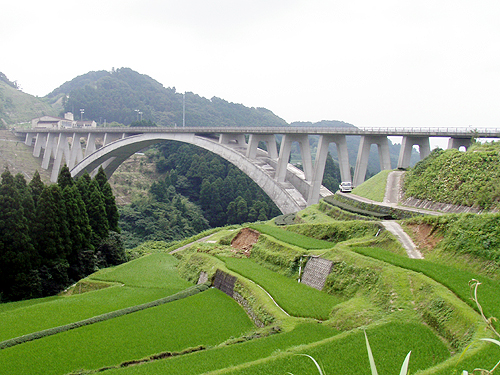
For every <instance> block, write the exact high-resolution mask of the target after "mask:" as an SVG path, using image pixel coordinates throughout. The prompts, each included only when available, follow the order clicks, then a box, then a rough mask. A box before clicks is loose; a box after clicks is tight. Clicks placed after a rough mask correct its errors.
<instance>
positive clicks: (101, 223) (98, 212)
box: [78, 180, 109, 248]
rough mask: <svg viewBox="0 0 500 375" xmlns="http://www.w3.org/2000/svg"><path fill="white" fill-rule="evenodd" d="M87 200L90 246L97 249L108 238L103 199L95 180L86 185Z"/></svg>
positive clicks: (107, 224)
mask: <svg viewBox="0 0 500 375" xmlns="http://www.w3.org/2000/svg"><path fill="white" fill-rule="evenodd" d="M78 181H79V180H78ZM88 199H89V201H88V202H86V207H87V215H88V216H89V221H90V226H91V227H92V233H93V236H92V237H93V238H92V244H93V245H94V247H95V248H97V247H99V245H100V243H101V241H102V240H103V239H105V238H106V237H108V233H109V223H108V218H107V215H106V205H105V203H104V197H103V195H102V193H101V190H100V189H99V185H98V183H97V181H96V180H92V181H91V182H90V184H89V185H88Z"/></svg>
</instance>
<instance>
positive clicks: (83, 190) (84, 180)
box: [76, 172, 92, 207]
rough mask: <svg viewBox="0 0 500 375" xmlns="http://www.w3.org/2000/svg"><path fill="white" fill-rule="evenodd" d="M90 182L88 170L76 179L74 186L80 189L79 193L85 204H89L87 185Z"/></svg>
mask: <svg viewBox="0 0 500 375" xmlns="http://www.w3.org/2000/svg"><path fill="white" fill-rule="evenodd" d="M91 182H92V178H91V177H90V175H89V173H88V172H85V173H84V174H83V175H82V176H81V177H80V178H78V180H76V186H77V187H78V190H79V191H80V195H81V196H82V199H83V202H84V203H85V206H86V207H88V206H89V201H90V195H89V185H90V183H91Z"/></svg>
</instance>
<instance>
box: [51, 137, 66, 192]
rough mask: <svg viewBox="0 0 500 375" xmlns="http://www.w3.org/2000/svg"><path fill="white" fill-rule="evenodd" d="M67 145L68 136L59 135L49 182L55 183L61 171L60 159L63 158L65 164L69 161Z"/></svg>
mask: <svg viewBox="0 0 500 375" xmlns="http://www.w3.org/2000/svg"><path fill="white" fill-rule="evenodd" d="M69 154H70V152H69V145H68V135H67V134H64V133H61V134H59V139H58V141H57V147H56V149H55V155H56V156H55V158H54V164H53V166H52V174H51V176H50V181H51V182H57V177H58V176H59V171H60V170H61V164H62V159H63V156H64V160H66V163H68V161H69Z"/></svg>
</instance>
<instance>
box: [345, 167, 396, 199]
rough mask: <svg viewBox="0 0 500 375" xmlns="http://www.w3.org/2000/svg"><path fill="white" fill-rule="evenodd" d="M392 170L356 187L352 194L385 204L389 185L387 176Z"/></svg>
mask: <svg viewBox="0 0 500 375" xmlns="http://www.w3.org/2000/svg"><path fill="white" fill-rule="evenodd" d="M391 172H392V171H391V170H385V171H381V172H380V173H377V174H376V175H375V176H373V177H371V178H370V179H368V180H366V181H365V182H363V183H362V184H361V185H359V186H356V187H355V188H354V189H353V190H352V194H356V195H359V196H361V197H365V198H368V199H371V200H374V201H376V202H383V201H384V196H385V187H386V185H387V176H388V175H389V173H391Z"/></svg>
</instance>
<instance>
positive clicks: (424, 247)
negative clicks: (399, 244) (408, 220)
mask: <svg viewBox="0 0 500 375" xmlns="http://www.w3.org/2000/svg"><path fill="white" fill-rule="evenodd" d="M407 228H408V229H409V230H411V231H412V235H411V237H412V239H413V242H414V243H415V245H417V247H418V248H419V249H420V250H421V251H423V252H428V251H431V250H433V249H434V248H435V247H436V246H437V245H438V244H439V242H441V240H442V239H443V236H438V235H436V233H433V232H432V230H433V226H432V225H429V224H418V225H417V224H412V225H408V226H407Z"/></svg>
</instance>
